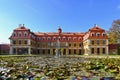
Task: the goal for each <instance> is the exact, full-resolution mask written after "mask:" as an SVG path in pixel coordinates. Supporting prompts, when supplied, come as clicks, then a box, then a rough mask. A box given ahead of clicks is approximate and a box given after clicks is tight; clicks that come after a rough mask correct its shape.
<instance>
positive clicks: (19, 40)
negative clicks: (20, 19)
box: [9, 25, 108, 55]
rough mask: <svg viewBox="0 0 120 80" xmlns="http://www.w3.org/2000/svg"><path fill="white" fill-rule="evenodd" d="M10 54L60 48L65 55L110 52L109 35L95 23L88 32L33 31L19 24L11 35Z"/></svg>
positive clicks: (43, 52) (43, 51)
mask: <svg viewBox="0 0 120 80" xmlns="http://www.w3.org/2000/svg"><path fill="white" fill-rule="evenodd" d="M9 39H10V54H46V55H47V54H51V55H55V53H56V49H58V48H60V50H61V53H62V54H63V55H74V54H75V55H82V54H87V55H88V54H108V36H107V35H106V32H105V30H104V29H102V28H100V27H98V26H97V25H94V26H93V28H91V29H89V30H88V32H84V33H81V32H62V29H61V28H60V27H59V28H58V30H57V32H31V31H30V29H27V28H26V27H25V26H24V25H19V27H18V28H16V29H14V30H13V33H12V35H11V36H10V38H9Z"/></svg>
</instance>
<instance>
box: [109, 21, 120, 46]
mask: <svg viewBox="0 0 120 80" xmlns="http://www.w3.org/2000/svg"><path fill="white" fill-rule="evenodd" d="M108 34H109V43H110V44H113V43H117V40H118V39H120V19H118V20H114V21H113V23H112V26H111V28H110V29H109V31H108Z"/></svg>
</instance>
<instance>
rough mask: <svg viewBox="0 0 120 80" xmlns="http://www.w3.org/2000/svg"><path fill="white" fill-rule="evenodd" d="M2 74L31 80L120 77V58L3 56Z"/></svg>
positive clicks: (102, 79) (84, 79)
mask: <svg viewBox="0 0 120 80" xmlns="http://www.w3.org/2000/svg"><path fill="white" fill-rule="evenodd" d="M0 62H1V63H0V77H4V78H5V79H9V78H11V79H13V80H15V79H20V78H22V79H25V80H26V79H31V80H39V79H41V80H75V79H77V80H120V58H111V57H99V58H98V57H97V58H96V57H86V56H77V57H75V56H62V57H59V58H55V57H54V56H10V57H0Z"/></svg>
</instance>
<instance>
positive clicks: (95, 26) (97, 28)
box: [89, 24, 104, 31]
mask: <svg viewBox="0 0 120 80" xmlns="http://www.w3.org/2000/svg"><path fill="white" fill-rule="evenodd" d="M89 30H102V31H104V29H102V28H100V27H98V26H97V25H96V24H95V25H94V27H93V28H91V29H89Z"/></svg>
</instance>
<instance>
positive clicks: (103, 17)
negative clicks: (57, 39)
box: [0, 0, 120, 43]
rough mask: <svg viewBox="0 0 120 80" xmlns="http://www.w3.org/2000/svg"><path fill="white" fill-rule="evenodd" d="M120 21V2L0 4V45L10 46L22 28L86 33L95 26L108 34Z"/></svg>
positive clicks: (3, 0) (13, 0)
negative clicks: (21, 25) (13, 32)
mask: <svg viewBox="0 0 120 80" xmlns="http://www.w3.org/2000/svg"><path fill="white" fill-rule="evenodd" d="M116 19H120V0H0V43H9V39H8V38H9V37H10V35H11V33H12V31H13V29H15V28H17V27H18V25H19V24H25V26H26V27H27V28H29V29H31V31H33V32H38V31H39V32H56V31H57V28H58V26H61V28H62V29H63V32H86V31H88V29H89V28H92V27H93V26H94V24H97V25H99V26H100V27H101V28H104V29H105V30H109V28H110V27H111V24H112V22H113V20H116Z"/></svg>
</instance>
